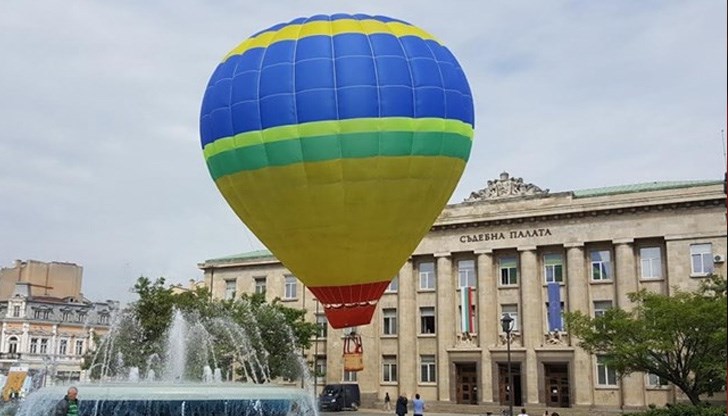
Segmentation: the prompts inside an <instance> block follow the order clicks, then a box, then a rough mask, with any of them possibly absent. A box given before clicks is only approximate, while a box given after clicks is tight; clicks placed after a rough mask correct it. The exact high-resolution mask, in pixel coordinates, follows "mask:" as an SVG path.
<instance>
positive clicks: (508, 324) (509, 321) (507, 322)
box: [501, 313, 514, 416]
mask: <svg viewBox="0 0 728 416" xmlns="http://www.w3.org/2000/svg"><path fill="white" fill-rule="evenodd" d="M501 328H502V329H503V332H505V333H506V345H507V348H508V415H509V416H513V393H514V391H513V374H511V331H513V318H511V316H510V315H509V314H506V313H504V314H503V317H502V318H501Z"/></svg>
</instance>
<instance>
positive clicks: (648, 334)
mask: <svg viewBox="0 0 728 416" xmlns="http://www.w3.org/2000/svg"><path fill="white" fill-rule="evenodd" d="M630 300H631V301H632V302H633V303H634V304H635V308H634V309H633V310H632V311H629V312H628V311H624V310H622V309H617V308H614V309H610V310H608V311H606V312H605V313H604V315H603V316H599V317H596V318H591V317H589V316H587V315H585V314H583V313H582V312H573V313H567V314H565V315H566V316H565V318H566V322H567V326H568V328H569V331H570V333H572V334H573V335H575V336H577V337H578V338H579V346H581V347H582V348H584V349H585V350H586V351H588V352H590V353H592V354H594V353H599V354H604V356H605V359H606V363H607V365H609V366H610V367H613V368H615V369H616V370H617V372H618V373H619V374H620V375H626V374H629V373H632V372H638V371H641V372H645V373H651V374H654V375H656V376H659V377H660V378H661V379H663V380H667V381H669V382H671V383H673V384H674V385H675V386H677V387H678V388H679V389H680V390H682V391H683V392H684V393H685V394H686V395H687V396H688V398H689V399H690V401H691V402H692V403H693V404H695V405H697V404H699V403H700V398H699V396H700V395H701V394H709V395H712V393H714V392H717V391H719V390H720V389H722V388H723V387H724V386H725V379H726V367H725V363H726V343H727V342H728V339H727V337H726V327H727V326H728V322H727V318H726V315H727V313H728V310H727V307H726V280H725V279H724V278H722V277H720V276H710V277H709V278H707V279H706V280H705V281H704V282H703V284H702V285H701V288H700V290H698V291H697V292H692V293H688V292H682V291H677V292H676V293H675V294H673V295H672V296H666V295H661V294H657V293H651V292H648V291H646V290H641V291H639V292H636V293H632V294H630Z"/></svg>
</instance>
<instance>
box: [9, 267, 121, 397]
mask: <svg viewBox="0 0 728 416" xmlns="http://www.w3.org/2000/svg"><path fill="white" fill-rule="evenodd" d="M81 283H82V268H81V267H80V266H78V265H76V264H73V263H56V262H53V263H45V262H39V261H34V260H31V261H20V260H18V261H16V262H15V264H14V265H13V267H9V268H3V269H1V270H0V285H1V286H2V288H3V290H2V294H3V295H4V296H3V297H0V322H2V333H0V372H3V373H7V371H8V370H9V369H10V368H11V367H26V368H28V370H29V373H30V374H35V373H39V372H42V373H44V374H45V375H46V380H45V382H46V383H54V382H72V381H77V380H79V379H80V378H81V364H82V363H83V356H84V355H85V354H86V353H87V351H89V350H93V349H94V347H95V345H94V338H95V336H98V337H101V336H103V335H104V334H105V333H106V332H107V331H108V330H109V326H110V323H111V318H112V314H114V313H115V312H116V311H117V310H118V309H119V303H118V302H117V301H111V300H107V301H105V302H92V301H90V300H88V299H86V298H84V297H83V295H82V294H81V292H80V290H81ZM7 288H12V291H8V290H7ZM8 292H9V293H8Z"/></svg>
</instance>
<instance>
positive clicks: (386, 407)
mask: <svg viewBox="0 0 728 416" xmlns="http://www.w3.org/2000/svg"><path fill="white" fill-rule="evenodd" d="M391 401H392V400H391V399H390V398H389V392H386V393H384V410H387V411H389V410H392V405H391V404H390V402H391Z"/></svg>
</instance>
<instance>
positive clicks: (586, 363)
mask: <svg viewBox="0 0 728 416" xmlns="http://www.w3.org/2000/svg"><path fill="white" fill-rule="evenodd" d="M564 247H565V248H566V285H567V287H566V289H567V293H568V295H567V296H568V299H567V302H566V307H567V308H568V309H567V310H568V311H569V312H575V311H581V312H583V313H585V314H589V282H588V277H587V276H588V274H587V270H586V268H585V260H584V259H585V254H584V244H583V243H573V244H565V245H564ZM569 343H570V344H571V345H572V346H573V347H574V368H572V369H570V371H571V373H572V374H570V376H571V379H570V383H573V387H572V391H573V392H574V393H573V397H574V404H576V405H581V406H588V405H592V404H594V397H593V392H594V387H593V386H594V383H593V371H594V366H593V365H592V359H591V355H590V354H588V353H587V352H586V351H584V350H583V349H582V348H579V346H578V343H579V340H578V339H577V338H576V337H574V336H573V335H571V334H569Z"/></svg>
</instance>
